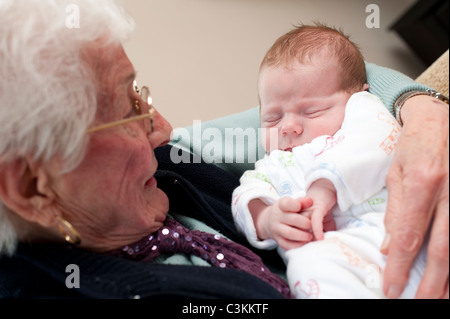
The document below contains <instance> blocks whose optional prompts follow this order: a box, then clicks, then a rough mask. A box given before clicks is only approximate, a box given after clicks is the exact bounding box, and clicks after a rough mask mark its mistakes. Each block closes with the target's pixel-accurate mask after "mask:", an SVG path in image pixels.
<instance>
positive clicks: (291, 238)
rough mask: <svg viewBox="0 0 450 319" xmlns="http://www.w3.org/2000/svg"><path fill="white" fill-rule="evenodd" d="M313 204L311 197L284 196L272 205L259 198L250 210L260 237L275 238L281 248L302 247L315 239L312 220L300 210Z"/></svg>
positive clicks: (251, 203) (250, 205)
mask: <svg viewBox="0 0 450 319" xmlns="http://www.w3.org/2000/svg"><path fill="white" fill-rule="evenodd" d="M311 205H312V200H311V199H309V198H299V199H294V198H292V197H282V198H280V199H279V200H278V201H276V202H275V203H274V204H272V205H267V204H265V203H264V202H263V201H261V200H259V199H255V200H252V201H251V202H250V203H249V205H248V208H249V211H250V214H251V215H252V218H253V221H254V224H255V228H256V234H257V236H258V238H259V239H261V240H265V239H273V240H275V241H276V242H277V243H278V245H279V246H280V247H281V248H284V249H287V250H288V249H293V248H297V247H301V246H303V245H304V244H306V243H307V242H310V241H311V240H312V239H313V236H312V234H311V232H310V229H311V221H310V219H309V218H308V217H307V216H304V215H303V214H301V213H300V211H302V210H304V209H308V208H309V207H311Z"/></svg>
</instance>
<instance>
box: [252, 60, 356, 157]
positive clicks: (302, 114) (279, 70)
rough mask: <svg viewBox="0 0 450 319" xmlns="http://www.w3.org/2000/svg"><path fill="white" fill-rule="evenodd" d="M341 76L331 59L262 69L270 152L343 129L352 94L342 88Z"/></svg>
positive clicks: (264, 123)
mask: <svg viewBox="0 0 450 319" xmlns="http://www.w3.org/2000/svg"><path fill="white" fill-rule="evenodd" d="M338 76H339V72H338V69H337V67H336V66H334V65H333V64H332V63H331V62H325V63H323V64H321V65H318V64H316V65H303V64H299V63H297V64H295V65H294V66H293V67H292V68H289V69H287V68H285V67H284V66H279V67H278V66H277V67H264V68H263V69H262V70H261V73H260V76H259V81H258V91H259V98H260V102H261V127H262V128H263V134H262V136H263V141H262V142H263V146H264V148H265V150H266V151H267V152H269V153H270V152H271V151H273V150H276V149H279V150H284V151H290V150H292V148H293V147H295V146H299V145H303V144H305V143H310V142H311V141H312V140H313V139H314V138H316V137H318V136H321V135H334V134H335V133H336V132H337V131H338V130H339V129H340V127H341V124H342V121H343V119H344V115H345V105H346V103H347V101H348V99H349V98H350V95H351V94H349V93H347V92H344V91H342V90H340V89H339V82H338Z"/></svg>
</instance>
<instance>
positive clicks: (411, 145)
mask: <svg viewBox="0 0 450 319" xmlns="http://www.w3.org/2000/svg"><path fill="white" fill-rule="evenodd" d="M430 99H432V98H430V97H426V96H418V97H414V98H411V99H410V100H411V104H410V106H408V107H406V106H407V105H406V104H405V106H404V109H405V111H403V110H402V119H403V122H404V123H405V125H404V127H403V131H402V135H401V137H400V140H399V143H398V146H397V150H396V153H395V156H394V161H393V163H392V166H391V168H390V171H389V174H388V178H387V188H388V192H389V201H388V207H387V211H386V219H385V225H386V234H387V235H386V238H385V242H384V243H383V246H382V249H381V250H382V252H383V253H384V254H387V255H388V259H387V265H386V268H385V272H384V287H383V289H384V292H385V294H386V295H387V296H388V297H389V298H397V297H399V296H400V294H401V293H402V291H403V289H404V287H405V285H406V283H407V281H408V274H409V270H410V267H411V265H412V263H413V261H414V258H415V257H416V255H417V253H418V252H419V250H420V248H421V246H422V243H423V241H424V239H425V236H426V234H427V231H428V230H429V229H430V227H431V233H430V239H429V243H428V260H427V265H426V269H425V274H424V276H423V279H422V281H421V283H420V286H419V289H418V292H417V296H416V297H418V298H440V297H444V298H448V296H449V286H448V276H449V148H448V147H449V146H448V134H449V132H448V130H449V126H448V118H449V115H448V105H446V104H443V103H442V102H437V101H435V100H434V99H433V100H430ZM410 100H408V101H410ZM413 100H414V101H413ZM436 103H441V104H443V105H438V104H436ZM430 104H431V105H430ZM424 107H425V109H423V108H424ZM430 109H432V110H433V112H430Z"/></svg>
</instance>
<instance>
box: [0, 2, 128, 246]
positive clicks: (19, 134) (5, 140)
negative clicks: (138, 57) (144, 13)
mask: <svg viewBox="0 0 450 319" xmlns="http://www.w3.org/2000/svg"><path fill="white" fill-rule="evenodd" d="M0 21H1V24H0V169H1V166H2V163H6V162H9V161H13V160H15V159H19V158H21V157H24V156H32V157H33V159H35V160H40V161H42V162H46V161H49V160H50V159H51V158H53V157H55V156H58V157H59V158H61V159H62V160H63V162H64V167H63V172H67V171H70V170H71V169H74V168H75V167H76V166H77V165H78V164H79V163H80V161H81V160H82V158H83V156H84V153H85V149H86V144H87V141H88V136H87V135H86V134H85V131H86V129H87V127H88V126H89V125H90V124H91V123H92V121H93V120H94V117H95V112H96V107H97V103H96V94H97V93H96V85H95V78H94V74H93V70H91V69H90V68H89V67H88V66H87V63H86V61H85V60H83V56H82V50H83V49H85V48H86V46H87V45H88V44H89V43H92V42H94V41H96V40H98V39H100V38H101V39H102V40H103V41H106V43H107V44H114V43H117V44H120V43H121V42H123V41H124V40H125V39H127V38H128V36H129V35H130V33H131V31H132V30H133V28H134V22H133V20H132V19H131V17H130V16H129V15H128V14H127V13H126V12H125V10H124V8H123V6H122V5H120V4H119V3H118V2H117V1H115V0H0ZM63 172H61V173H63ZM9 214H11V212H9V211H8V210H7V208H6V207H5V205H3V204H2V203H1V201H0V254H1V253H2V252H6V253H8V254H12V253H13V252H14V249H15V246H16V242H17V235H16V231H15V230H14V227H13V226H12V223H11V222H10V221H9V220H8V215H9Z"/></svg>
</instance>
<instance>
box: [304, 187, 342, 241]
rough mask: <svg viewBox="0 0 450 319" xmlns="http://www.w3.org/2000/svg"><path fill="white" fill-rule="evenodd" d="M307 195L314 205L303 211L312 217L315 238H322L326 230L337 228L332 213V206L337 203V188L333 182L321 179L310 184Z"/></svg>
mask: <svg viewBox="0 0 450 319" xmlns="http://www.w3.org/2000/svg"><path fill="white" fill-rule="evenodd" d="M307 196H308V197H309V198H311V199H312V201H313V205H312V206H310V207H308V208H306V209H305V210H304V211H303V212H302V213H303V214H304V215H305V216H307V217H310V218H311V225H312V231H313V234H314V239H315V240H322V239H323V238H324V232H326V231H332V230H336V224H335V222H334V218H333V215H332V208H333V207H334V205H335V204H336V190H335V188H334V185H333V184H332V183H331V182H329V181H327V180H325V179H320V180H318V181H316V182H314V183H313V184H312V185H311V186H310V188H309V189H308V192H307Z"/></svg>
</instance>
